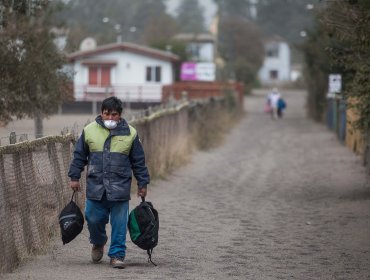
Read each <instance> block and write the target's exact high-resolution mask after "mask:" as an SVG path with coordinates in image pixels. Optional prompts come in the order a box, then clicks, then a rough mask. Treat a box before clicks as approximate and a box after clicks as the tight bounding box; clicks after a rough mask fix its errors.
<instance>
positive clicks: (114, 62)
mask: <svg viewBox="0 0 370 280" xmlns="http://www.w3.org/2000/svg"><path fill="white" fill-rule="evenodd" d="M68 59H69V61H70V63H71V64H72V67H73V72H74V77H73V90H74V99H75V101H102V100H103V99H104V98H106V97H109V96H116V97H118V98H120V99H121V100H122V101H124V102H145V103H159V102H161V98H162V87H163V86H164V85H170V84H172V83H173V81H174V79H175V77H174V62H176V61H178V57H177V56H176V55H174V54H172V53H170V52H166V51H161V50H157V49H153V48H149V47H145V46H141V45H137V44H133V43H113V44H108V45H102V46H95V45H94V44H93V46H92V47H89V48H84V49H83V50H80V51H77V52H74V53H71V54H69V55H68Z"/></svg>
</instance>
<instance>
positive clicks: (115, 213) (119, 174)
mask: <svg viewBox="0 0 370 280" xmlns="http://www.w3.org/2000/svg"><path fill="white" fill-rule="evenodd" d="M121 114H122V102H121V101H120V100H119V99H118V98H116V97H109V98H107V99H105V100H104V101H103V103H102V105H101V114H100V115H99V116H97V117H96V119H95V121H94V122H92V123H90V124H89V125H87V126H86V127H85V128H84V129H83V131H82V134H81V136H80V137H79V139H78V141H77V144H76V148H75V151H74V156H73V160H72V162H71V165H70V169H69V172H68V176H69V177H70V180H71V181H70V187H71V188H72V190H74V191H79V190H80V183H79V180H80V178H81V173H82V171H83V170H84V167H85V165H87V166H88V168H87V174H86V207H85V218H86V221H87V225H88V230H89V239H90V243H91V244H92V251H91V258H92V261H93V262H94V263H97V262H100V260H101V259H102V257H103V254H104V245H105V244H106V243H107V240H108V237H107V233H106V229H105V228H106V224H107V223H108V221H110V224H111V229H112V231H111V236H110V237H111V240H110V247H109V251H108V256H109V257H110V264H111V266H112V267H113V268H124V259H125V256H126V232H127V222H128V214H129V213H128V212H129V200H130V191H131V178H132V173H133V174H134V176H135V178H136V180H137V185H138V190H137V195H138V196H140V197H145V196H146V194H147V185H148V184H149V181H150V177H149V173H148V168H147V167H146V164H145V155H144V150H143V148H142V145H141V142H140V140H139V136H138V134H137V131H136V129H135V128H134V127H132V126H131V125H129V124H128V123H127V122H126V120H125V119H123V118H122V117H121Z"/></svg>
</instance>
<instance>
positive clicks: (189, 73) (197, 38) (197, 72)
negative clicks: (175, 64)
mask: <svg viewBox="0 0 370 280" xmlns="http://www.w3.org/2000/svg"><path fill="white" fill-rule="evenodd" d="M173 39H174V40H177V41H181V42H184V43H185V44H186V52H187V55H188V58H189V61H186V62H184V63H183V64H182V65H181V73H180V79H181V80H182V81H215V79H216V64H215V63H214V62H215V57H216V52H215V49H216V36H214V35H212V34H210V33H180V34H177V35H176V36H174V38H173Z"/></svg>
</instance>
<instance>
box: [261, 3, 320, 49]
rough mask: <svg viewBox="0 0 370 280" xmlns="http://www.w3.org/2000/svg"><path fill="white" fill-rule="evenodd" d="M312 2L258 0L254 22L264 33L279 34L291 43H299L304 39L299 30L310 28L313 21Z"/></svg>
mask: <svg viewBox="0 0 370 280" xmlns="http://www.w3.org/2000/svg"><path fill="white" fill-rule="evenodd" d="M312 2H313V1H312V0H299V1H296V0H260V1H258V4H257V20H256V23H257V25H258V26H259V27H260V28H261V29H262V30H263V32H264V33H265V34H266V35H279V36H280V37H282V38H284V39H285V40H286V41H287V42H288V43H290V44H291V45H293V44H296V43H301V42H303V41H304V33H301V31H305V32H307V31H309V30H311V28H312V26H313V23H314V14H313V9H312V8H313V7H314V6H313V5H312ZM315 2H318V1H315ZM315 5H316V3H315ZM301 34H303V37H302V36H301Z"/></svg>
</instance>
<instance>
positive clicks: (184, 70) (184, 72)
mask: <svg viewBox="0 0 370 280" xmlns="http://www.w3.org/2000/svg"><path fill="white" fill-rule="evenodd" d="M195 68H196V64H195V63H193V62H185V63H183V64H182V65H181V75H180V79H181V80H182V81H195V80H196V79H197V75H196V70H195Z"/></svg>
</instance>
